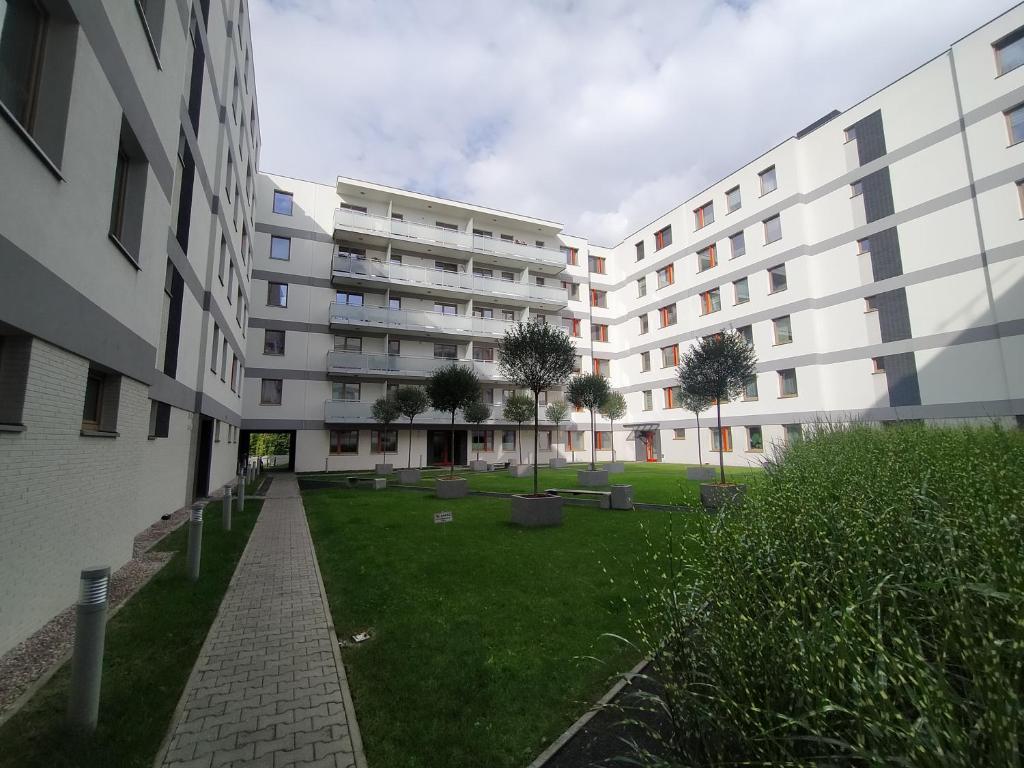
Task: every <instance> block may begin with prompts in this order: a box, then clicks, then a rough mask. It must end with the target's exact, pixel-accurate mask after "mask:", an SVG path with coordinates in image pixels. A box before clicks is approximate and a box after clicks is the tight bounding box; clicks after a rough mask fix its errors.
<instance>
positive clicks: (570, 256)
mask: <svg viewBox="0 0 1024 768" xmlns="http://www.w3.org/2000/svg"><path fill="white" fill-rule="evenodd" d="M488 235H490V233H488ZM561 251H562V253H564V254H565V263H566V264H568V265H569V266H575V265H577V264H579V261H580V249H579V248H570V247H569V246H567V245H563V246H562V248H561Z"/></svg>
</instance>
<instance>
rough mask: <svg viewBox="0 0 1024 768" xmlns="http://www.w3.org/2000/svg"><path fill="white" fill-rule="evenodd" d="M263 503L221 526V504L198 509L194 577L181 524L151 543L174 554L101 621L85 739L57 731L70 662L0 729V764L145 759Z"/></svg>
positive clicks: (102, 765)
mask: <svg viewBox="0 0 1024 768" xmlns="http://www.w3.org/2000/svg"><path fill="white" fill-rule="evenodd" d="M262 504H263V502H261V501H246V504H245V511H244V512H238V511H237V510H236V512H235V514H234V516H233V519H232V526H233V530H232V531H231V532H226V531H224V530H223V529H222V528H221V508H220V502H214V503H212V504H209V505H208V506H207V507H206V512H205V514H204V524H203V556H202V561H201V565H202V571H201V575H200V579H199V581H198V582H197V583H195V584H193V583H192V582H190V581H189V580H188V577H187V575H186V571H185V547H186V542H187V528H188V526H187V524H186V525H185V526H183V527H181V528H179V529H178V530H176V531H174V532H173V533H171V534H170V535H168V536H167V537H165V538H164V539H163V540H162V541H161V542H159V543H158V544H157V545H156V547H155V549H157V550H163V551H168V552H174V553H175V554H174V557H173V558H172V559H171V561H170V562H169V563H168V564H167V565H165V566H164V567H163V569H161V570H160V571H159V572H158V573H157V574H156V575H155V576H154V577H153V578H152V580H151V581H150V582H149V583H148V584H146V586H145V587H143V588H142V589H141V590H140V591H139V593H138V594H136V595H135V596H134V597H133V598H132V599H131V600H130V601H129V602H128V603H127V604H125V606H124V607H123V608H122V609H121V610H120V611H119V612H118V613H117V615H115V616H114V617H113V618H112V619H110V621H109V622H108V624H107V639H106V652H105V654H104V663H103V688H102V693H101V698H100V719H99V727H98V728H97V731H96V734H95V736H94V737H93V738H91V739H81V738H76V737H73V736H71V735H70V734H68V733H67V732H66V731H65V729H64V725H63V722H64V711H65V707H66V706H67V699H68V680H69V677H70V664H65V665H64V666H63V667H62V668H61V669H60V671H58V672H57V674H56V675H54V676H53V678H52V679H51V680H50V681H49V682H48V683H47V684H46V685H45V686H44V687H43V688H42V689H41V690H40V691H39V692H38V693H37V694H36V695H35V697H34V698H33V699H32V700H31V701H29V702H28V703H27V704H26V705H25V707H23V708H22V709H21V711H20V712H18V713H17V714H16V715H15V716H14V717H12V718H11V719H10V720H9V721H7V723H5V724H4V726H3V727H2V728H0V766H3V767H7V766H10V768H26V767H27V766H40V767H41V768H42V767H43V766H45V768H63V767H65V766H67V767H70V766H75V767H76V768H89V767H91V766H95V767H96V768H110V767H111V766H118V768H122V767H124V766H140V767H141V766H147V767H148V766H151V765H152V764H153V758H154V757H155V756H156V752H157V750H158V749H159V748H160V743H161V741H162V740H163V738H164V734H165V733H166V732H167V729H168V727H169V726H170V723H171V716H172V715H173V713H174V708H175V707H176V706H177V704H178V699H179V698H180V697H181V692H182V690H183V689H184V687H185V683H186V681H187V680H188V676H189V674H190V673H191V671H192V666H193V664H194V663H195V660H196V657H197V656H198V655H199V649H200V648H201V647H202V644H203V640H204V639H205V638H206V633H207V631H208V630H209V628H210V625H211V624H212V623H213V619H214V617H215V616H216V614H217V609H218V607H219V606H220V602H221V598H222V597H223V596H224V593H225V591H226V590H227V586H228V582H229V581H230V580H231V575H232V573H234V570H235V565H236V563H237V562H238V559H239V558H240V557H241V554H242V550H243V549H244V548H245V544H246V542H247V541H248V539H249V533H250V532H251V531H252V527H253V525H254V524H255V522H256V517H257V514H258V513H259V510H260V507H261V506H262Z"/></svg>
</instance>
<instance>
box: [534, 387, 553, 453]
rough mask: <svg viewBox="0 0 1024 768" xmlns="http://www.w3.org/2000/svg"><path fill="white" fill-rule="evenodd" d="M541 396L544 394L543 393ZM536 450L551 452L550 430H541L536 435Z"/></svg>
mask: <svg viewBox="0 0 1024 768" xmlns="http://www.w3.org/2000/svg"><path fill="white" fill-rule="evenodd" d="M541 394H544V393H543V392H542V393H541ZM537 449H538V450H541V451H549V450H551V430H550V429H542V430H541V431H540V432H538V433H537Z"/></svg>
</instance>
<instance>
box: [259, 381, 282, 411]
mask: <svg viewBox="0 0 1024 768" xmlns="http://www.w3.org/2000/svg"><path fill="white" fill-rule="evenodd" d="M283 389H284V381H283V380H282V379H262V380H261V382H260V405H280V404H281V392H282V390H283Z"/></svg>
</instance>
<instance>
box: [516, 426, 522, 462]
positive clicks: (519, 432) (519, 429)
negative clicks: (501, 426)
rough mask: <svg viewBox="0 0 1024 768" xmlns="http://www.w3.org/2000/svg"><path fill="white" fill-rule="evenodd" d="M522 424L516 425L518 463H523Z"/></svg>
mask: <svg viewBox="0 0 1024 768" xmlns="http://www.w3.org/2000/svg"><path fill="white" fill-rule="evenodd" d="M522 434H523V422H521V421H520V422H519V423H518V424H516V445H518V446H519V463H520V464H522V463H523V438H522Z"/></svg>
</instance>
